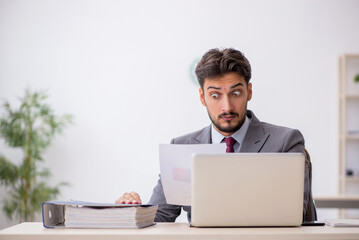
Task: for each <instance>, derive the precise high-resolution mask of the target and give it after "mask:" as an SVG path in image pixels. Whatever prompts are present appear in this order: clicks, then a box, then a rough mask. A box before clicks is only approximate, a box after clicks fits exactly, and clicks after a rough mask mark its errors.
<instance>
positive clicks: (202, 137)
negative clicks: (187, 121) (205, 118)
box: [194, 125, 212, 144]
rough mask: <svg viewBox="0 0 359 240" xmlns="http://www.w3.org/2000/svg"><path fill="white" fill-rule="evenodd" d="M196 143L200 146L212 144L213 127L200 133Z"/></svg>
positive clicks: (206, 128)
mask: <svg viewBox="0 0 359 240" xmlns="http://www.w3.org/2000/svg"><path fill="white" fill-rule="evenodd" d="M194 140H195V143H196V142H197V143H198V144H205V143H208V144H209V143H212V139H211V125H209V126H208V127H205V128H203V129H202V131H200V133H199V134H198V135H197V136H196V137H195V138H194Z"/></svg>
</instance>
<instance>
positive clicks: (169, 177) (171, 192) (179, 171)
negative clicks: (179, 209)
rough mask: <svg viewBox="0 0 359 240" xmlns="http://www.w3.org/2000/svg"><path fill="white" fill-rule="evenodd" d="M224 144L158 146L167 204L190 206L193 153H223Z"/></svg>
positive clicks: (224, 149)
mask: <svg viewBox="0 0 359 240" xmlns="http://www.w3.org/2000/svg"><path fill="white" fill-rule="evenodd" d="M225 152H226V144H224V143H221V144H160V154H159V157H160V170H161V180H162V186H163V190H164V193H165V196H166V201H167V203H168V204H175V205H185V206H190V205H191V166H192V154H193V153H225Z"/></svg>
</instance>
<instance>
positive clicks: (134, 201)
mask: <svg viewBox="0 0 359 240" xmlns="http://www.w3.org/2000/svg"><path fill="white" fill-rule="evenodd" d="M130 195H131V197H132V198H133V199H134V200H133V203H138V204H141V203H142V200H141V197H140V195H138V193H136V192H130Z"/></svg>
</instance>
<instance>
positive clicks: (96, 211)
mask: <svg viewBox="0 0 359 240" xmlns="http://www.w3.org/2000/svg"><path fill="white" fill-rule="evenodd" d="M156 212H157V206H154V205H135V204H111V203H91V202H82V201H54V202H44V203H43V204H42V219H43V224H44V227H46V228H144V227H148V226H151V225H154V224H155V223H154V218H155V215H156Z"/></svg>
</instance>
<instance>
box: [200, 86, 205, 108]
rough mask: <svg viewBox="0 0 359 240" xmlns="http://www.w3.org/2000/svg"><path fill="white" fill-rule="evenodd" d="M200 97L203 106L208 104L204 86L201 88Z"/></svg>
mask: <svg viewBox="0 0 359 240" xmlns="http://www.w3.org/2000/svg"><path fill="white" fill-rule="evenodd" d="M199 98H200V99H201V103H202V105H203V106H206V101H205V100H204V92H203V89H202V88H199Z"/></svg>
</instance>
